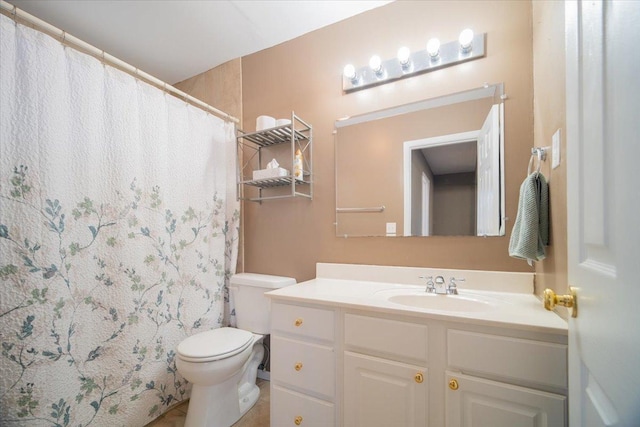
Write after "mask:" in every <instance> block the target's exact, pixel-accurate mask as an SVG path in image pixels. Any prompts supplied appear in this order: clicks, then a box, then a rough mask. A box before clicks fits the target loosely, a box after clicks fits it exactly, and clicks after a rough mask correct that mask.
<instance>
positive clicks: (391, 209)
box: [335, 83, 505, 237]
mask: <svg viewBox="0 0 640 427" xmlns="http://www.w3.org/2000/svg"><path fill="white" fill-rule="evenodd" d="M335 130H336V133H335V135H336V136H335V154H336V155H335V159H336V235H337V236H341V237H348V236H353V237H356V236H359V237H362V236H502V235H504V232H505V224H504V217H505V200H504V137H503V136H504V87H503V84H502V83H500V84H494V85H485V86H483V87H480V88H477V89H472V90H468V91H464V92H458V93H453V94H449V95H446V96H441V97H438V98H432V99H426V100H423V101H418V102H414V103H411V104H405V105H399V106H397V107H392V108H388V109H385V110H380V111H375V112H371V113H367V114H362V115H359V116H353V117H349V118H346V119H341V120H337V121H336V123H335Z"/></svg>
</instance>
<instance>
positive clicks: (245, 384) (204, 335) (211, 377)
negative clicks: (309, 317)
mask: <svg viewBox="0 0 640 427" xmlns="http://www.w3.org/2000/svg"><path fill="white" fill-rule="evenodd" d="M230 284H231V286H230V290H231V293H232V296H233V298H234V302H235V307H236V319H237V322H236V323H237V325H238V328H219V329H213V330H209V331H204V332H200V333H198V334H195V335H192V336H190V337H188V338H186V339H185V340H183V341H182V342H181V343H180V344H179V345H178V348H177V357H176V367H177V369H178V373H180V375H182V376H183V377H184V378H185V379H186V380H187V381H189V382H190V383H192V385H193V388H192V390H191V398H190V402H189V409H188V411H187V418H186V421H185V427H229V426H231V425H232V424H234V423H235V422H236V421H238V420H239V419H240V418H241V417H242V415H244V414H245V413H246V412H247V411H248V410H249V409H251V407H252V406H253V405H254V404H255V403H256V401H257V400H258V397H259V396H260V389H259V388H258V386H257V385H256V376H257V372H258V367H259V366H260V364H261V363H262V358H263V356H264V348H263V343H262V339H263V336H264V335H266V334H268V333H269V332H270V331H269V326H270V325H269V314H270V305H269V300H268V299H267V298H266V297H265V296H264V292H266V291H269V290H272V289H277V288H281V287H283V286H288V285H292V284H295V279H292V278H289V277H280V276H269V275H262V274H253V273H241V274H237V275H234V276H232V277H231V280H230Z"/></svg>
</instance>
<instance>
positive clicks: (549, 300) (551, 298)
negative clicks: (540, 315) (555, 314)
mask: <svg viewBox="0 0 640 427" xmlns="http://www.w3.org/2000/svg"><path fill="white" fill-rule="evenodd" d="M543 296H544V298H543V301H544V308H546V309H547V310H549V311H553V309H554V308H556V306H558V305H561V306H563V307H567V308H570V309H571V317H577V316H578V296H577V294H576V289H575V288H573V287H570V288H569V294H568V295H558V294H556V293H555V292H554V291H553V289H549V288H547V289H545V290H544V294H543Z"/></svg>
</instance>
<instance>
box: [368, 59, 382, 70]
mask: <svg viewBox="0 0 640 427" xmlns="http://www.w3.org/2000/svg"><path fill="white" fill-rule="evenodd" d="M369 67H370V68H371V69H372V70H373V71H374V72H375V73H376V74H380V73H382V60H381V59H380V57H379V56H378V55H373V56H372V57H371V59H370V60H369Z"/></svg>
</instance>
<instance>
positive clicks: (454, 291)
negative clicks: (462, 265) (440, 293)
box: [447, 277, 465, 295]
mask: <svg viewBox="0 0 640 427" xmlns="http://www.w3.org/2000/svg"><path fill="white" fill-rule="evenodd" d="M464 281H465V279H462V278H460V279H457V278H455V277H452V278H450V279H449V286H448V287H447V293H448V294H449V295H458V285H457V283H456V282H464Z"/></svg>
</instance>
